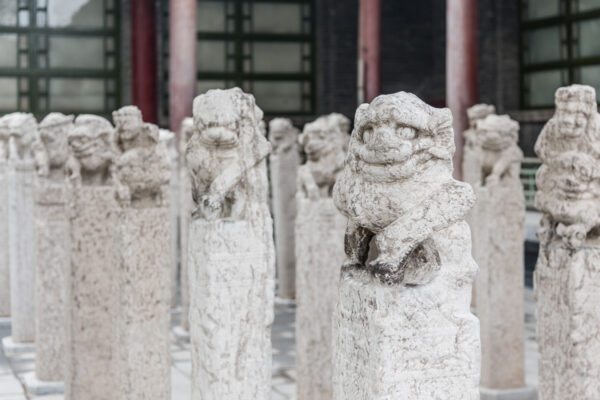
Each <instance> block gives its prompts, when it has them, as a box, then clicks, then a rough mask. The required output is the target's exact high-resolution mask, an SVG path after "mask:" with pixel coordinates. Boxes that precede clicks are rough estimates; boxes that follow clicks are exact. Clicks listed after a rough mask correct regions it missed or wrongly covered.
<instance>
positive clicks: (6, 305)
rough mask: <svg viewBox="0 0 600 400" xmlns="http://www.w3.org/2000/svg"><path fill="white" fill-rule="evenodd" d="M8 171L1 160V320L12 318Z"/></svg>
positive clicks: (5, 164) (5, 163)
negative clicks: (9, 264)
mask: <svg viewBox="0 0 600 400" xmlns="http://www.w3.org/2000/svg"><path fill="white" fill-rule="evenodd" d="M7 174H8V171H7V162H6V161H2V160H0V243H5V245H3V246H0V318H7V317H10V268H9V266H8V248H9V247H8V175H7Z"/></svg>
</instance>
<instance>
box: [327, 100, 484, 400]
mask: <svg viewBox="0 0 600 400" xmlns="http://www.w3.org/2000/svg"><path fill="white" fill-rule="evenodd" d="M397 126H403V128H401V129H397ZM453 136H454V135H453V130H452V116H451V114H450V110H448V109H435V108H433V107H430V106H428V105H427V104H425V103H424V102H422V101H421V100H420V99H419V98H417V97H416V96H414V95H412V94H409V93H404V92H399V93H396V94H393V95H384V96H379V97H377V98H375V100H374V101H373V102H372V103H371V104H369V105H367V104H363V105H361V106H360V107H359V108H358V110H357V112H356V120H355V128H354V131H353V133H352V137H351V139H350V145H349V150H348V158H347V160H348V161H347V163H346V165H345V168H344V172H343V173H342V175H341V176H340V177H339V179H338V181H337V183H336V186H335V188H334V201H335V204H336V206H337V207H338V209H339V210H340V211H341V212H342V213H344V215H346V216H347V217H348V227H347V230H346V237H345V249H346V255H347V259H346V262H345V263H344V265H343V267H342V277H341V279H340V289H339V298H338V305H337V310H336V312H335V314H334V322H333V330H334V332H333V337H334V353H333V398H334V399H336V400H342V399H344V400H354V399H371V400H377V399H381V400H383V399H411V400H419V399H423V400H425V399H427V400H429V399H434V398H444V399H478V398H479V377H480V343H479V323H478V321H477V318H475V316H474V315H472V314H471V312H470V308H469V305H470V301H471V284H472V282H473V278H474V276H475V273H476V271H477V265H476V264H475V262H474V261H473V259H472V257H471V238H470V232H469V227H468V225H467V224H466V222H465V221H464V219H465V216H466V214H467V213H468V212H469V210H470V208H471V207H472V206H473V203H474V201H475V196H474V195H473V191H472V190H471V188H470V187H469V185H467V184H465V183H462V182H458V181H455V180H454V179H453V178H452V155H453V150H454V144H453ZM371 246H373V247H376V250H377V253H378V255H377V257H376V258H375V259H372V257H371V259H369V250H370V248H371Z"/></svg>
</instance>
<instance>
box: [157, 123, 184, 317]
mask: <svg viewBox="0 0 600 400" xmlns="http://www.w3.org/2000/svg"><path fill="white" fill-rule="evenodd" d="M159 139H160V143H161V146H163V147H164V151H165V152H166V153H167V154H168V156H169V167H170V168H171V176H170V177H169V199H168V202H169V238H170V241H171V261H170V265H171V307H176V306H177V289H178V285H177V275H178V273H179V254H180V253H181V252H180V249H179V204H180V201H179V153H178V152H177V146H176V144H175V142H176V140H175V133H173V132H171V131H169V130H167V129H159Z"/></svg>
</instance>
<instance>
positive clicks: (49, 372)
mask: <svg viewBox="0 0 600 400" xmlns="http://www.w3.org/2000/svg"><path fill="white" fill-rule="evenodd" d="M72 128H73V116H72V115H63V114H61V113H51V114H48V115H47V116H46V117H45V118H44V119H43V120H42V121H41V122H40V125H39V130H40V138H39V140H38V141H36V142H35V143H34V146H35V151H36V154H38V157H37V159H38V160H40V162H38V179H37V184H36V187H35V234H36V241H35V243H36V251H37V253H36V256H37V257H36V258H37V262H36V279H35V321H36V322H35V328H36V329H35V341H36V349H35V373H34V374H33V375H29V376H27V377H26V379H25V385H26V387H27V390H28V392H30V393H37V394H42V393H43V394H47V393H52V392H58V393H62V392H63V390H64V387H63V383H62V381H63V379H64V376H65V366H66V361H67V360H66V358H65V356H66V343H65V337H66V335H67V331H66V325H67V321H66V318H67V311H68V309H67V304H68V299H67V285H68V282H69V276H70V272H71V270H70V267H71V233H70V222H69V213H68V211H67V209H68V206H67V203H68V202H69V197H70V196H69V193H68V187H67V181H66V176H65V173H64V168H65V163H66V162H67V159H68V157H69V144H68V139H67V135H68V133H69V131H70V130H71V129H72Z"/></svg>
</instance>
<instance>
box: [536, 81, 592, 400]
mask: <svg viewBox="0 0 600 400" xmlns="http://www.w3.org/2000/svg"><path fill="white" fill-rule="evenodd" d="M555 103H556V111H555V114H554V116H553V117H552V118H551V119H550V120H549V121H548V123H546V125H545V126H544V128H543V130H542V132H541V134H540V136H539V137H538V140H537V142H536V144H535V152H536V154H537V155H538V157H539V158H540V159H541V161H542V166H541V167H540V169H539V170H538V173H537V175H536V185H537V190H538V191H537V192H536V196H535V207H536V208H537V209H539V210H541V211H542V212H543V213H544V215H543V218H542V222H541V228H540V230H539V231H538V237H539V238H540V252H539V256H538V261H537V264H536V268H535V272H534V292H535V297H536V317H537V326H536V331H537V343H538V348H539V352H540V358H539V386H538V391H539V398H540V400H548V399H594V398H596V397H598V393H600V380H599V379H598V377H599V376H600V358H599V357H598V354H600V337H599V336H598V332H599V331H600V307H599V305H600V291H599V290H598V287H599V286H600V269H599V268H598V265H600V239H599V237H598V228H599V226H600V206H599V204H600V203H599V201H598V200H599V197H600V191H599V190H598V187H599V185H600V171H599V170H598V167H597V166H598V161H599V160H600V152H599V151H598V145H599V142H598V126H599V125H598V121H600V116H599V115H598V112H597V105H596V92H595V90H594V88H592V87H590V86H583V85H572V86H568V87H563V88H559V89H558V90H557V91H556V95H555Z"/></svg>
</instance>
